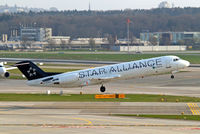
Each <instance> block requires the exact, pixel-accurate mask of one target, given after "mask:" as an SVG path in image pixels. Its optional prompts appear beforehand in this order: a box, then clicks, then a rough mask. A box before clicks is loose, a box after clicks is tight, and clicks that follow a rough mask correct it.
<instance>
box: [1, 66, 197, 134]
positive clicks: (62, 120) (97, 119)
mask: <svg viewBox="0 0 200 134" xmlns="http://www.w3.org/2000/svg"><path fill="white" fill-rule="evenodd" d="M199 74H200V69H199V68H188V69H186V70H183V72H181V73H177V74H175V79H173V80H172V79H170V74H164V75H160V76H151V77H146V78H143V79H142V78H138V79H132V80H126V81H125V80H124V81H114V82H112V83H108V84H105V86H106V87H107V91H106V93H125V94H128V93H129V94H132V93H137V94H166V95H180V96H193V97H200V90H199V86H200V81H199V79H200V75H199ZM0 87H1V88H0V92H1V93H46V91H47V90H51V91H52V93H59V92H60V90H63V92H64V93H66V94H71V93H73V94H76V93H77V94H79V93H80V92H82V93H84V94H87V93H90V94H91V93H92V94H97V93H100V91H99V85H97V86H89V87H84V88H83V89H81V88H69V89H61V88H42V87H29V86H27V85H26V81H25V80H7V79H0ZM183 112H184V114H186V115H199V114H200V103H140V102H138V103H131V102H106V103H105V102H103V103H102V102H99V103H96V102H95V103H91V102H84V103H83V102H73V103H72V102H0V134H1V133H2V134H27V133H29V134H35V133H42V134H57V133H59V134H64V133H65V134H66V133H77V134H80V133H81V134H102V133H105V134H113V133H115V134H122V133H125V134H133V133H137V134H152V133H159V134H169V133H170V134H190V133H192V134H199V133H200V122H198V121H186V120H167V119H148V118H141V117H121V116H114V114H166V115H169V114H171V115H173V114H175V115H180V114H181V113H183Z"/></svg>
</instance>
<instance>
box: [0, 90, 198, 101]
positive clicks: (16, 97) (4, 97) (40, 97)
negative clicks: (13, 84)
mask: <svg viewBox="0 0 200 134" xmlns="http://www.w3.org/2000/svg"><path fill="white" fill-rule="evenodd" d="M0 101H58V102H59V101H60V102H65V101H66V102H163V103H164V102H200V98H195V97H185V96H168V95H147V94H127V95H126V98H124V99H117V98H116V99H95V95H94V94H82V95H80V94H64V95H59V94H51V95H47V94H45V91H44V94H11V93H9V94H6V93H1V94H0Z"/></svg>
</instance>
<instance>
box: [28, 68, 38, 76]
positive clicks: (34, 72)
mask: <svg viewBox="0 0 200 134" xmlns="http://www.w3.org/2000/svg"><path fill="white" fill-rule="evenodd" d="M27 73H28V74H29V76H30V77H32V76H36V74H37V73H36V69H35V68H32V67H30V68H29V70H28V71H27Z"/></svg>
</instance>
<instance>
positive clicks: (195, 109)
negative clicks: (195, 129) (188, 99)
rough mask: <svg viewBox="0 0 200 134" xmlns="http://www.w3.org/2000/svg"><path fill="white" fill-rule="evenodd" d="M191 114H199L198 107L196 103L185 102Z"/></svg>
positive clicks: (199, 109)
mask: <svg viewBox="0 0 200 134" xmlns="http://www.w3.org/2000/svg"><path fill="white" fill-rule="evenodd" d="M187 105H188V107H189V108H190V111H191V112H192V114H193V115H200V108H199V106H198V105H197V104H196V103H187Z"/></svg>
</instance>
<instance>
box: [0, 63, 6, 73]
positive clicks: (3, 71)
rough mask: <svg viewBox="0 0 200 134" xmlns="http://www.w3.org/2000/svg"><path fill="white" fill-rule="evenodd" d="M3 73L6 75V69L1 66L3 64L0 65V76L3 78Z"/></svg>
mask: <svg viewBox="0 0 200 134" xmlns="http://www.w3.org/2000/svg"><path fill="white" fill-rule="evenodd" d="M5 73H6V69H5V67H4V66H3V63H0V76H4V74H5Z"/></svg>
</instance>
